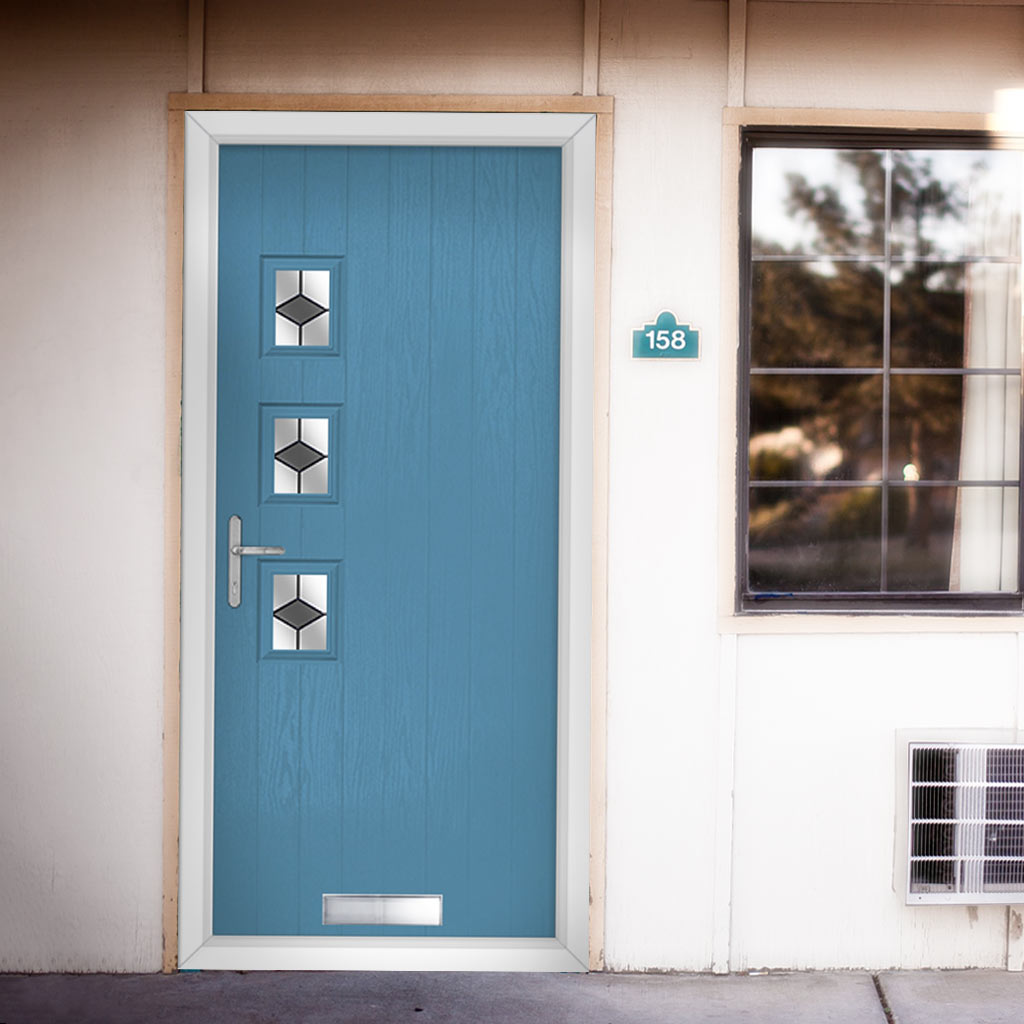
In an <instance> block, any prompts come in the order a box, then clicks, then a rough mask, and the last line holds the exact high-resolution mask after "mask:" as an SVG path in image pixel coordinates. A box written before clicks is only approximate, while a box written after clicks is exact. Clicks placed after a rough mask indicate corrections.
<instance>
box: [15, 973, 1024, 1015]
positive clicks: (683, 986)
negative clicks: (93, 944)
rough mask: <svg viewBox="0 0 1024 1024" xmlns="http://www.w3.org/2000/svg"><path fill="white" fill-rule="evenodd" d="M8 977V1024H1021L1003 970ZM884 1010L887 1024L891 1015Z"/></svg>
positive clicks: (1017, 1001)
mask: <svg viewBox="0 0 1024 1024" xmlns="http://www.w3.org/2000/svg"><path fill="white" fill-rule="evenodd" d="M879 983H880V985H881V989H882V993H883V995H884V998H885V1004H886V1005H883V1002H882V999H881V998H880V996H879V991H878V989H877V988H876V985H875V980H874V978H873V977H872V975H871V974H868V973H865V972H860V971H850V972H820V973H792V974H789V973H768V974H761V975H732V976H728V977H718V976H713V975H692V974H691V975H629V974H590V975H577V974H441V973H432V974H425V973H424V974H419V973H406V974H403V973H392V974H386V973H375V972H366V973H338V974H326V973H316V972H311V973H285V972H281V973H274V972H248V973H240V972H203V973H195V974H177V975H160V974H82V975H69V974H44V975H24V974H22V975H17V974H7V975H0V1024H136V1022H138V1024H165V1022H166V1024H170V1022H174V1024H179V1022H183V1024H191V1022H197V1024H229V1022H230V1024H272V1022H275V1024H276V1022H279V1021H280V1022H285V1021H287V1022H296V1024H328V1022H330V1024H491V1022H494V1024H886V1022H887V1019H888V1020H889V1021H890V1024H1021V1022H1022V1021H1024V975H1020V974H1008V973H1006V972H1005V971H910V972H883V973H882V974H880V975H879ZM886 1006H887V1007H888V1010H889V1014H890V1015H889V1017H888V1018H887V1015H886Z"/></svg>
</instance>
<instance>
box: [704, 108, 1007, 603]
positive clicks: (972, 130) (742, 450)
mask: <svg viewBox="0 0 1024 1024" xmlns="http://www.w3.org/2000/svg"><path fill="white" fill-rule="evenodd" d="M742 113H743V112H742V111H729V110H727V111H726V118H725V121H726V127H727V129H728V127H730V121H733V126H734V127H735V131H736V141H737V150H736V158H737V159H738V168H737V169H738V182H737V184H738V195H737V213H738V218H737V221H736V222H735V223H736V229H737V237H736V243H737V244H736V248H735V250H733V251H734V252H736V253H738V277H737V279H736V289H735V295H736V299H737V309H738V312H739V318H738V320H739V322H738V325H737V327H738V335H737V342H738V344H737V350H736V363H735V364H734V370H735V374H734V377H733V382H734V388H735V416H736V419H735V439H736V449H735V453H734V454H735V473H734V485H735V491H734V492H733V496H734V505H733V507H734V509H735V536H734V538H733V559H732V572H733V579H734V594H733V606H732V608H731V609H730V612H731V614H732V615H736V616H751V615H755V616H763V615H764V614H765V613H775V614H778V613H786V612H798V613H802V614H806V613H808V612H812V613H813V612H821V613H829V614H835V613H847V614H850V613H852V614H860V613H871V614H875V615H877V614H880V613H881V614H898V615H903V614H913V615H922V614H924V615H927V614H937V615H943V616H949V615H956V614H961V615H971V616H976V615H1020V614H1021V612H1022V610H1024V443H1021V444H1020V445H1019V450H1018V477H1017V481H1016V486H1015V487H1014V488H1013V490H1015V492H1016V494H1017V559H1016V563H1017V582H1016V589H1015V590H1013V591H993V592H970V591H964V592H956V591H928V590H919V591H910V590H905V591H885V590H878V591H863V592H848V591H847V592H843V591H836V592H795V593H792V594H773V593H765V592H757V591H755V590H753V589H752V588H751V587H750V586H749V566H750V563H749V544H748V536H749V529H748V525H749V511H750V491H751V480H750V464H749V458H748V456H747V451H748V447H749V438H750V394H751V383H752V380H753V378H754V376H755V374H754V373H752V369H753V368H752V358H751V336H752V321H753V316H752V313H753V274H754V268H755V259H754V256H753V252H752V231H751V226H752V185H753V159H752V157H753V152H754V150H755V149H757V148H764V147H774V148H804V147H806V148H816V149H828V148H843V149H872V148H873V149H913V150H926V149H936V150H938V149H946V150H949V149H964V150H971V149H1013V150H1018V151H1019V150H1021V149H1024V146H1022V145H1021V140H1019V139H1013V138H1011V139H1007V138H1006V137H1005V136H1001V135H999V134H997V133H994V132H991V131H987V130H985V129H984V128H982V127H981V126H980V125H979V124H978V119H974V122H975V123H974V124H973V125H972V126H970V127H960V126H950V127H945V126H939V125H934V124H933V125H925V126H923V127H918V128H914V127H908V126H906V125H904V124H891V125H877V124H874V125H873V124H870V123H854V124H845V125H844V124H842V123H841V122H839V119H837V123H836V124H832V125H830V124H829V123H828V122H827V121H826V120H821V119H820V118H818V119H816V120H817V123H815V124H805V125H800V124H790V123H786V122H785V121H777V122H776V123H762V124H756V123H753V124H748V123H746V119H744V118H742V117H738V116H736V115H738V114H742ZM761 113H763V112H761ZM819 113H820V112H819ZM850 120H853V121H861V120H867V118H864V117H857V118H850ZM893 120H896V119H895V118H894V119H893ZM925 120H934V119H928V118H925ZM727 138H728V132H727ZM726 172H727V173H728V161H727V163H726ZM723 206H724V207H727V206H728V203H726V204H723ZM886 230H887V231H888V230H889V227H888V225H887V227H886ZM723 236H724V238H725V239H726V243H728V236H727V234H726V233H725V232H723ZM728 249H729V246H728V244H726V252H728ZM951 262H955V261H951ZM1018 265H1020V266H1022V268H1024V253H1022V256H1021V262H1020V263H1019V264H1018ZM1022 273H1024V269H1022ZM728 294H729V290H728V288H726V289H725V295H726V296H728ZM887 315H888V312H887ZM965 371H966V372H965ZM877 372H878V373H879V374H880V376H881V377H882V378H883V380H884V379H891V377H892V376H893V374H892V372H891V367H889V366H888V365H885V366H883V367H882V368H880V369H879V370H878V371H877ZM946 372H947V375H949V374H951V375H953V376H959V377H960V379H964V378H965V377H966V376H968V375H969V373H970V368H968V367H960V368H959V373H957V371H955V370H954V371H949V370H947V371H946ZM807 375H808V376H829V375H832V374H829V373H827V372H826V373H818V372H815V370H814V369H811V370H810V371H809V372H808V373H807ZM991 375H992V376H998V373H995V372H993V373H992V374H991ZM1002 375H1003V376H1016V377H1017V378H1018V387H1017V397H1018V403H1019V406H1018V408H1019V409H1020V410H1021V416H1022V419H1021V422H1022V423H1024V366H1022V367H1021V369H1019V370H1017V369H1014V370H1012V371H1010V372H1009V373H1006V372H1004V373H1003V374H1002ZM724 393H725V392H724V391H723V394H724ZM755 482H756V481H755ZM979 483H980V482H979V481H975V482H974V485H975V486H977V485H978V484H979ZM810 486H818V485H809V487H810ZM847 486H851V485H847ZM889 486H891V484H890V482H889V481H888V480H883V481H882V482H881V483H880V485H879V487H880V490H882V491H884V490H886V489H887V488H888V487H889ZM933 486H934V484H933ZM949 486H950V487H953V488H958V487H961V486H963V484H961V482H960V481H958V480H951V481H949ZM999 486H1004V487H1005V486H1007V483H1006V481H1002V482H1001V483H1000V484H999ZM882 529H883V530H884V529H885V526H884V520H883V524H882Z"/></svg>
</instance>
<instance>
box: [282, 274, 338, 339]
mask: <svg viewBox="0 0 1024 1024" xmlns="http://www.w3.org/2000/svg"><path fill="white" fill-rule="evenodd" d="M330 304H331V272H330V271H329V270H276V271H274V345H275V346H276V347H278V348H281V347H292V348H295V347H301V346H305V347H307V348H312V347H323V346H326V345H329V344H330V343H331V338H330V324H329V320H330V317H329V313H330V308H329V307H330Z"/></svg>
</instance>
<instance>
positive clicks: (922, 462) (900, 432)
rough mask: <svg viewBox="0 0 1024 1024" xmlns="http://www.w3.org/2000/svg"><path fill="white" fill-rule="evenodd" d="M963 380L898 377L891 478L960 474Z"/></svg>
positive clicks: (892, 407)
mask: <svg viewBox="0 0 1024 1024" xmlns="http://www.w3.org/2000/svg"><path fill="white" fill-rule="evenodd" d="M963 384H964V378H963V377H961V376H959V375H954V376H945V375H944V376H925V375H923V374H897V375H894V376H893V378H892V382H891V384H890V397H889V478H890V479H903V480H906V479H918V480H956V479H957V478H958V476H959V474H960V433H961V426H960V424H961V414H962V411H963V390H964V389H963ZM908 467H913V468H912V469H908Z"/></svg>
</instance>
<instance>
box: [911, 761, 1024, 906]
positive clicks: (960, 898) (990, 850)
mask: <svg viewBox="0 0 1024 1024" xmlns="http://www.w3.org/2000/svg"><path fill="white" fill-rule="evenodd" d="M909 761H910V763H909V766H908V767H909V781H910V792H909V794H908V809H909V828H908V830H907V831H908V836H907V839H908V847H909V860H908V865H907V902H908V903H971V904H977V903H1024V744H1012V743H1007V744H988V743H910V744H909Z"/></svg>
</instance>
